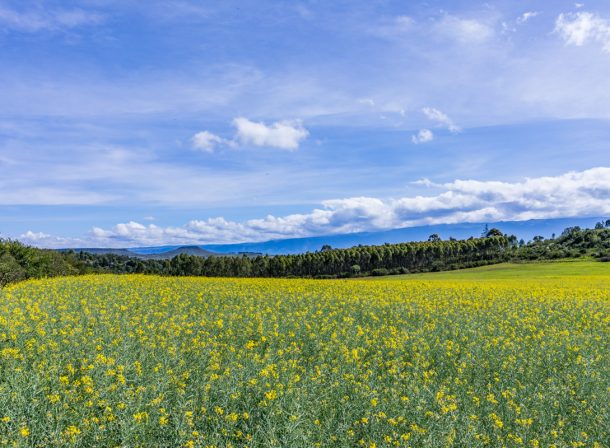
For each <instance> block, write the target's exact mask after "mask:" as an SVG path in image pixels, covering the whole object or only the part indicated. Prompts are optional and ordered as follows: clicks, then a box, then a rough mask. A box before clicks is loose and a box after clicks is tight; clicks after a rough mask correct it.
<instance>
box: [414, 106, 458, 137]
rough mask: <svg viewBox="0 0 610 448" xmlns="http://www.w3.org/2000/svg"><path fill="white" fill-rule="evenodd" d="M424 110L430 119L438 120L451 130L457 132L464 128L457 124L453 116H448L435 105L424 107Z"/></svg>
mask: <svg viewBox="0 0 610 448" xmlns="http://www.w3.org/2000/svg"><path fill="white" fill-rule="evenodd" d="M422 112H423V113H424V114H425V115H426V117H428V118H429V119H430V120H432V121H435V122H437V123H438V124H440V125H442V126H445V127H446V128H447V129H449V131H450V132H453V133H457V132H460V131H461V130H462V129H461V128H460V127H459V126H457V125H456V124H455V123H454V122H453V120H452V119H451V118H449V117H448V116H447V114H445V113H444V112H441V111H440V110H438V109H435V108H433V107H424V108H423V109H422Z"/></svg>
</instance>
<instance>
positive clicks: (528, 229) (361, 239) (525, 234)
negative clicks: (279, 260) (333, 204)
mask: <svg viewBox="0 0 610 448" xmlns="http://www.w3.org/2000/svg"><path fill="white" fill-rule="evenodd" d="M604 219H605V218H602V217H598V218H594V217H593V218H558V219H535V220H529V221H505V222H492V223H460V224H439V225H430V226H420V227H407V228H402V229H393V230H386V231H380V232H360V233H350V234H342V235H325V236H312V237H307V238H289V239H281V240H270V241H263V242H251V243H238V244H206V245H201V246H199V245H185V246H179V245H178V246H176V245H173V246H155V247H135V248H125V249H105V248H78V249H76V250H77V251H85V252H91V253H98V254H103V253H112V254H116V255H126V256H130V257H137V258H143V259H169V258H173V257H175V256H176V255H179V254H181V253H186V254H189V255H198V256H202V257H207V256H210V255H216V256H219V255H235V254H267V255H282V254H298V253H304V252H315V251H318V250H320V249H321V248H322V246H324V245H330V246H331V247H333V248H348V247H353V246H357V245H380V244H384V243H391V244H392V243H400V242H409V241H425V240H427V239H428V237H429V236H430V235H431V234H434V233H436V234H438V235H439V236H440V237H441V238H442V239H449V238H450V237H453V238H456V239H466V238H470V237H478V236H480V235H481V233H482V232H483V230H484V229H485V226H488V227H489V228H493V227H495V228H498V229H499V230H501V231H502V232H503V233H506V234H511V235H516V236H517V237H518V238H519V239H524V240H525V241H528V240H531V239H532V238H533V237H534V236H537V235H540V236H543V237H545V238H550V237H552V235H553V234H555V235H559V234H560V233H561V232H562V231H563V230H564V229H565V228H566V227H572V226H580V227H583V228H587V227H593V226H594V225H595V223H596V222H598V221H602V220H604Z"/></svg>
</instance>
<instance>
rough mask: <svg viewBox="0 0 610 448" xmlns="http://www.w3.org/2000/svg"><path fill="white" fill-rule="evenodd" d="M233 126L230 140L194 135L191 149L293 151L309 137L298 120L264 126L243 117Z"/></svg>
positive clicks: (238, 118) (202, 132)
mask: <svg viewBox="0 0 610 448" xmlns="http://www.w3.org/2000/svg"><path fill="white" fill-rule="evenodd" d="M371 101H372V100H371ZM233 126H235V135H234V137H233V138H232V139H230V140H229V139H226V138H222V137H220V136H218V135H216V134H213V133H211V132H209V131H201V132H198V133H196V134H195V135H194V136H193V137H192V138H191V143H192V145H193V148H195V149H197V150H200V151H205V152H213V151H214V149H215V148H216V147H218V146H231V147H236V146H238V145H239V144H241V145H252V146H265V147H269V148H278V149H286V150H289V151H293V150H295V149H298V147H299V145H300V143H301V141H303V140H305V139H306V138H307V137H308V136H309V131H308V130H307V129H305V128H304V127H303V124H302V123H301V122H300V121H299V120H294V121H289V120H284V121H276V122H275V123H272V124H271V125H266V124H265V123H263V122H257V121H252V120H249V119H248V118H245V117H237V118H235V119H233Z"/></svg>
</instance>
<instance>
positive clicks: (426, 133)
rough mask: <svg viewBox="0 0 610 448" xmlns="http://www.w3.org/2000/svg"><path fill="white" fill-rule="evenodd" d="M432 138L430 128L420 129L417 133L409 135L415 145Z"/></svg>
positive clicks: (429, 140)
mask: <svg viewBox="0 0 610 448" xmlns="http://www.w3.org/2000/svg"><path fill="white" fill-rule="evenodd" d="M432 140H434V133H433V132H432V131H431V130H430V129H420V130H419V132H418V133H417V134H415V135H412V136H411V141H412V142H413V143H414V144H416V145H417V144H420V143H427V142H431V141H432Z"/></svg>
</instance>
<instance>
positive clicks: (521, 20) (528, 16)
mask: <svg viewBox="0 0 610 448" xmlns="http://www.w3.org/2000/svg"><path fill="white" fill-rule="evenodd" d="M538 14H540V13H539V12H538V11H527V12H524V13H523V14H521V15H520V16H519V17H518V18H517V23H518V24H519V25H521V24H523V23H525V22H527V21H528V20H530V19H533V18H534V17H536V16H537V15H538Z"/></svg>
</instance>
